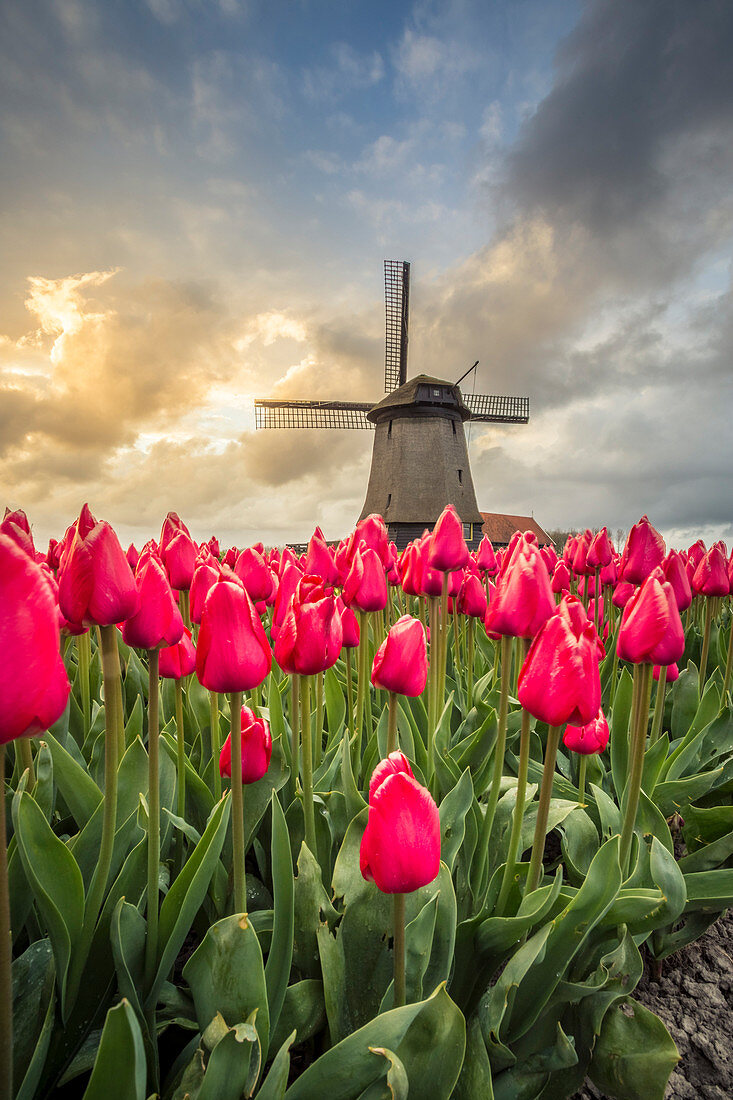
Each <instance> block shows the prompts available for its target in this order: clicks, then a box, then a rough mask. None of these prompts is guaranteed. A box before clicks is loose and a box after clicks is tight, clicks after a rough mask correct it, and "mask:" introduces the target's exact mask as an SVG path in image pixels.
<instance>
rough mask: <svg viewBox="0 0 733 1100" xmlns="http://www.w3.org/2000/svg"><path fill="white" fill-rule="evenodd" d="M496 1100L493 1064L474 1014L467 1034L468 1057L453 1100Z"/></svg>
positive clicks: (469, 1022)
mask: <svg viewBox="0 0 733 1100" xmlns="http://www.w3.org/2000/svg"><path fill="white" fill-rule="evenodd" d="M479 1097H480V1098H481V1100H494V1088H493V1084H492V1079H491V1063H490V1062H489V1056H488V1054H487V1053H486V1044H485V1043H484V1038H483V1035H482V1034H481V1027H480V1025H479V1022H478V1018H477V1017H476V1015H475V1014H474V1015H473V1016H471V1018H470V1019H469V1021H468V1027H467V1032H466V1056H465V1058H464V1060H463V1066H462V1068H461V1075H460V1077H459V1078H458V1084H457V1085H456V1087H455V1091H454V1093H453V1100H478V1098H479Z"/></svg>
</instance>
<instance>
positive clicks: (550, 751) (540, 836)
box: [524, 726, 562, 897]
mask: <svg viewBox="0 0 733 1100" xmlns="http://www.w3.org/2000/svg"><path fill="white" fill-rule="evenodd" d="M561 730H562V726H550V727H549V728H548V730H547V745H546V746H545V763H544V766H543V768H542V783H541V785H540V801H539V805H538V807H537V823H536V825H535V830H534V840H533V841H532V855H531V857H530V861H529V874H528V875H527V887H526V890H525V892H524V896H525V897H527V895H528V894H531V893H532V892H533V891H534V890H536V889H537V887H538V885H539V882H540V878H541V875H542V857H543V856H544V854H545V836H546V834H547V819H548V816H549V813H550V799H551V798H552V784H553V782H554V780H555V762H556V760H557V748H558V745H559V744H560V732H561Z"/></svg>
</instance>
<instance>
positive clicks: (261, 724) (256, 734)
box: [219, 707, 272, 784]
mask: <svg viewBox="0 0 733 1100" xmlns="http://www.w3.org/2000/svg"><path fill="white" fill-rule="evenodd" d="M271 757H272V734H271V733H270V727H269V725H268V723H267V722H266V721H265V719H264V718H259V717H258V716H257V715H256V714H255V712H254V711H253V710H250V708H249V707H242V783H243V784H247V783H256V782H257V780H258V779H262V776H263V775H264V774H265V772H266V771H267V769H268V768H269V766H270V758H271ZM219 774H220V775H222V776H228V778H229V779H231V777H232V735H231V733H230V734H229V736H228V737H227V739H226V741H225V742H224V744H223V746H222V750H221V755H220V756H219Z"/></svg>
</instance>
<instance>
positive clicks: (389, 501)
mask: <svg viewBox="0 0 733 1100" xmlns="http://www.w3.org/2000/svg"><path fill="white" fill-rule="evenodd" d="M391 503H392V494H391V493H387V507H388V508H389V506H390V504H391Z"/></svg>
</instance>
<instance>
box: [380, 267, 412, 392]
mask: <svg viewBox="0 0 733 1100" xmlns="http://www.w3.org/2000/svg"><path fill="white" fill-rule="evenodd" d="M384 302H385V306H386V313H387V328H386V351H385V358H384V392H385V393H392V391H393V390H396V389H398V388H399V387H400V386H404V384H405V382H406V381H407V329H408V325H409V319H410V265H409V263H408V261H407V260H385V261H384Z"/></svg>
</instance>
